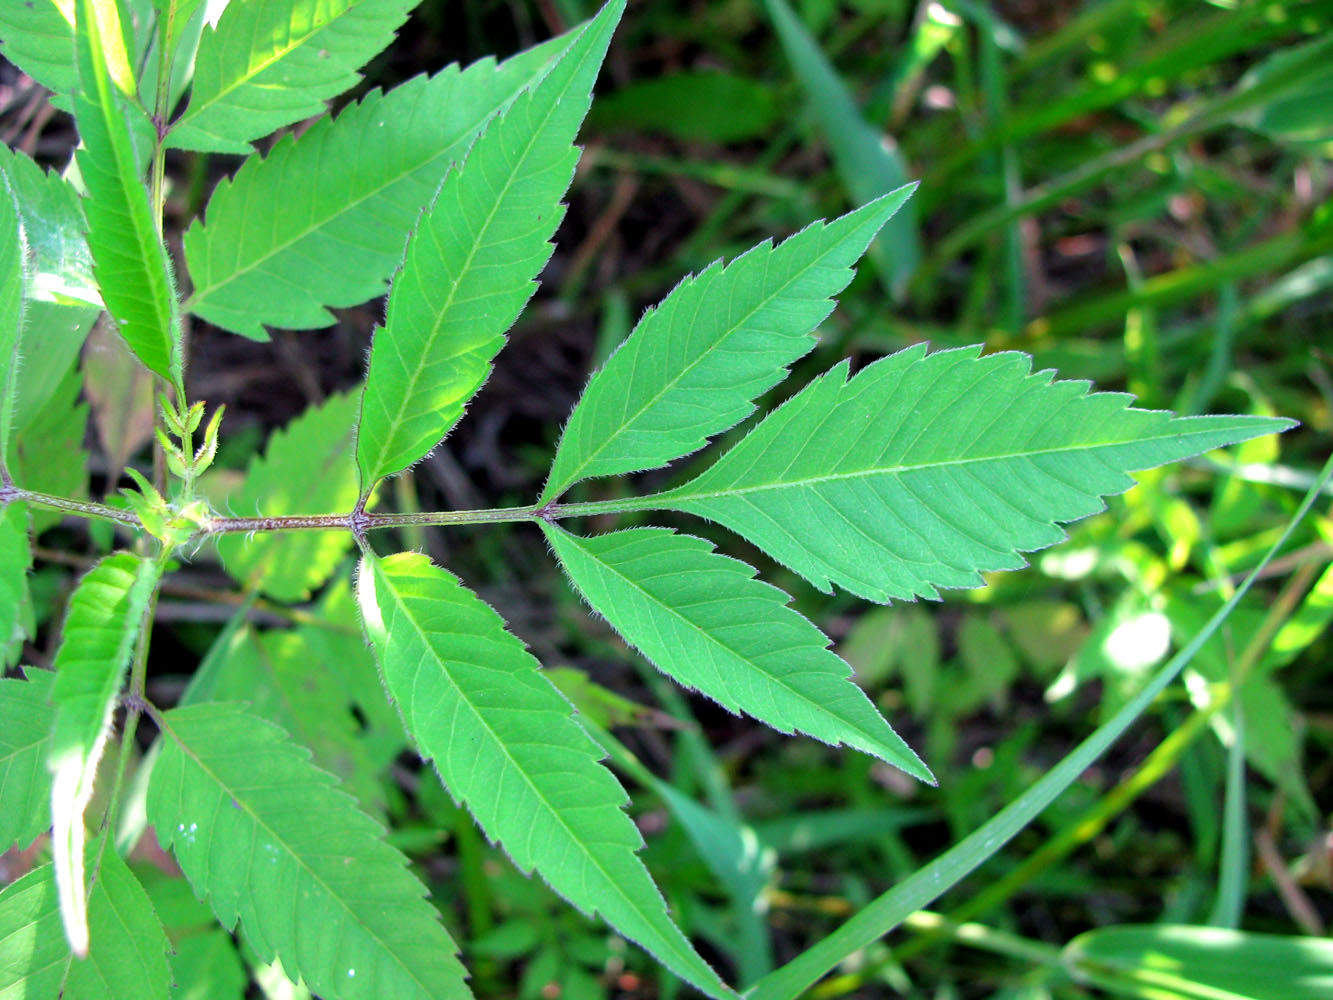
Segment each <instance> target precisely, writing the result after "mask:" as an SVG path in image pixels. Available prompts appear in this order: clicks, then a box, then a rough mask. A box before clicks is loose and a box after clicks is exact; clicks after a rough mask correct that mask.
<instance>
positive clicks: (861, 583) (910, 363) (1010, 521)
mask: <svg viewBox="0 0 1333 1000" xmlns="http://www.w3.org/2000/svg"><path fill="white" fill-rule="evenodd" d="M979 350H980V348H976V347H972V348H962V349H958V350H951V351H937V352H936V353H934V354H926V349H925V345H923V344H922V345H917V346H914V347H909V348H908V349H906V350H904V351H900V352H899V353H897V354H894V355H892V356H890V357H887V358H883V359H881V360H880V361H877V362H875V363H874V364H872V365H870V366H868V367H867V368H866V369H865V370H864V371H862V372H860V373H859V374H858V375H857V376H856V377H855V378H853V379H851V380H850V381H848V380H847V364H846V363H845V362H844V363H843V364H840V365H838V366H837V367H835V368H834V369H833V370H832V371H830V372H829V373H828V374H826V375H824V376H822V377H820V378H819V379H816V380H815V381H814V382H811V383H810V385H809V386H807V387H806V388H805V389H804V390H802V391H801V392H800V393H799V394H798V395H796V396H795V397H793V398H792V399H791V400H789V401H788V402H787V403H785V404H784V405H783V406H781V407H779V408H778V409H777V410H775V411H774V412H773V413H771V414H770V415H769V416H768V417H767V418H766V419H765V420H764V421H763V423H761V424H760V425H759V426H758V427H757V428H756V429H755V430H754V431H753V432H752V433H751V434H750V435H749V436H748V437H746V438H745V439H744V440H742V441H741V442H740V443H739V444H737V445H736V446H735V447H734V448H732V449H731V450H730V451H729V452H727V453H726V454H724V455H723V456H722V457H721V458H720V459H719V460H718V461H717V463H716V464H714V465H713V466H712V467H711V468H709V469H707V470H705V471H704V472H703V473H702V474H701V475H700V476H698V477H697V478H696V479H694V480H693V481H691V482H689V483H687V484H685V485H684V486H681V487H680V488H678V489H675V490H671V491H669V492H666V493H661V494H658V495H657V496H654V497H646V498H644V499H643V500H642V501H638V502H636V506H641V507H643V508H670V509H674V510H681V511H685V512H687V513H691V514H697V515H699V516H701V517H706V518H708V519H709V520H713V521H717V522H719V523H721V524H724V525H726V526H727V527H728V528H730V529H731V530H732V531H735V532H737V533H738V534H740V535H742V536H744V537H745V538H748V539H749V540H750V541H752V542H753V543H754V544H756V545H758V546H759V547H760V548H761V549H763V550H764V551H765V552H767V553H768V554H769V555H770V556H772V557H773V558H775V559H777V560H778V561H780V562H782V563H784V564H786V565H787V566H790V567H791V568H792V569H794V570H796V572H798V573H800V574H801V575H802V576H804V577H805V578H806V579H807V580H809V581H810V582H811V583H813V584H814V585H815V586H816V587H818V588H820V589H821V590H824V591H828V590H829V589H830V584H832V583H836V584H838V585H839V586H841V587H845V588H846V589H847V590H850V591H852V592H853V593H856V594H860V595H861V596H862V597H866V598H868V599H870V600H874V601H881V602H886V601H888V600H890V599H892V598H899V599H904V600H911V599H913V598H916V597H918V596H924V597H930V598H935V597H937V596H938V591H937V588H939V587H976V586H980V585H981V583H982V579H981V576H980V573H981V572H984V571H990V570H1000V569H1016V568H1018V567H1021V566H1023V565H1024V561H1023V559H1022V557H1021V556H1020V555H1019V553H1020V552H1030V551H1033V550H1035V549H1041V548H1045V547H1047V546H1049V545H1054V544H1055V543H1056V542H1058V541H1060V539H1062V538H1063V537H1064V532H1063V531H1062V530H1061V529H1060V528H1059V527H1057V525H1056V522H1059V521H1073V520H1077V519H1078V518H1082V517H1087V516H1088V515H1089V514H1092V513H1095V512H1096V511H1098V510H1100V509H1102V506H1103V504H1102V501H1101V497H1102V496H1104V495H1108V494H1113V493H1123V492H1124V491H1125V490H1127V489H1129V487H1130V486H1132V485H1133V480H1132V479H1131V478H1130V477H1129V476H1128V475H1127V473H1128V472H1129V471H1131V470H1136V469H1147V468H1152V467H1154V466H1158V465H1163V464H1165V463H1167V462H1172V461H1176V460H1178V459H1181V458H1186V457H1188V456H1190V455H1197V454H1199V453H1201V452H1204V451H1207V450H1209V449H1210V448H1220V447H1223V446H1225V445H1228V444H1233V443H1235V442H1237V441H1243V440H1245V439H1247V438H1252V437H1258V436H1260V435H1263V434H1272V433H1276V432H1278V431H1281V430H1285V429H1286V428H1288V427H1290V426H1292V422H1291V421H1289V420H1282V419H1277V418H1270V417H1246V416H1238V417H1172V415H1171V414H1170V413H1166V412H1164V411H1157V410H1135V409H1130V408H1129V403H1130V402H1131V398H1130V397H1129V396H1126V395H1124V394H1122V393H1109V392H1102V393H1089V392H1088V383H1086V382H1075V381H1069V382H1055V381H1053V380H1052V379H1053V375H1054V373H1053V372H1050V371H1045V372H1039V373H1037V374H1029V372H1030V366H1031V359H1030V358H1029V357H1028V356H1027V355H1025V354H1019V353H1016V352H1006V353H1003V354H992V355H989V356H987V357H984V358H981V357H978V353H979Z"/></svg>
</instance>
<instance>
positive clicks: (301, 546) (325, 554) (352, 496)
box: [217, 393, 358, 601]
mask: <svg viewBox="0 0 1333 1000" xmlns="http://www.w3.org/2000/svg"><path fill="white" fill-rule="evenodd" d="M357 403H358V400H357V398H356V396H354V395H352V394H350V393H345V394H342V395H338V396H330V397H329V398H328V399H326V400H325V401H324V402H323V403H320V404H318V405H316V406H312V407H310V408H309V409H308V410H306V411H305V412H304V413H303V414H301V415H300V416H299V417H297V418H296V419H295V420H293V421H292V422H291V423H289V424H288V425H287V426H286V427H285V428H283V429H282V430H280V431H277V432H276V433H274V434H273V435H272V436H271V437H270V438H269V440H268V445H267V446H266V447H265V449H264V454H263V456H262V457H260V456H255V457H254V458H252V459H251V460H250V467H249V468H248V469H247V470H246V474H245V482H244V484H243V485H242V486H241V488H240V490H238V491H237V492H235V493H233V494H231V495H230V496H228V498H227V505H228V506H229V507H230V508H231V510H232V511H234V512H235V514H236V515H237V516H238V517H252V516H262V517H276V516H280V515H289V514H339V513H341V514H346V513H349V512H350V511H351V509H352V507H353V506H354V505H355V504H356V499H357V489H356V466H355V464H354V463H353V461H352V437H353V433H354V432H353V427H354V425H355V422H356V407H357ZM351 544H352V536H351V533H350V532H348V531H302V532H294V531H288V532H282V533H278V532H268V533H262V534H257V535H255V536H253V537H251V538H247V537H244V536H241V535H224V536H222V537H221V538H219V539H218V543H217V545H218V553H219V554H220V555H221V556H222V564H223V565H224V566H225V567H226V569H227V572H228V573H230V574H231V575H232V576H233V577H235V578H236V579H237V580H239V581H240V582H241V583H243V584H245V585H246V586H248V587H255V588H257V589H259V590H260V591H262V592H263V593H265V594H268V595H269V596H270V597H273V598H275V599H277V600H279V601H304V600H308V599H309V598H310V593H311V591H312V590H313V589H314V588H316V587H318V586H320V585H321V584H322V583H324V581H326V580H327V579H328V578H329V577H330V576H331V575H332V574H333V571H334V570H335V569H336V568H337V566H338V563H339V561H340V560H341V559H342V558H343V556H344V555H345V554H346V552H347V549H348V546H350V545H351Z"/></svg>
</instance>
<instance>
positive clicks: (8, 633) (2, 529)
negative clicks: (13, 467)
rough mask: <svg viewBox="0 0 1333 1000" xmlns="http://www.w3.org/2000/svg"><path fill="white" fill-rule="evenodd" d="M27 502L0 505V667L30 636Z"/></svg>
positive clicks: (15, 657) (32, 628)
mask: <svg viewBox="0 0 1333 1000" xmlns="http://www.w3.org/2000/svg"><path fill="white" fill-rule="evenodd" d="M28 532H29V524H28V505H27V504H23V503H10V504H7V505H6V506H4V507H3V508H0V669H4V670H7V669H8V668H10V667H12V666H13V665H14V664H15V663H17V662H18V659H19V655H20V654H21V653H22V652H23V643H24V642H25V641H26V640H27V639H28V638H29V637H31V636H32V634H33V632H34V631H35V628H36V625H35V622H34V621H33V613H32V595H31V593H30V592H29V590H28V571H29V570H30V569H31V568H32V548H31V543H30V541H29V534H28Z"/></svg>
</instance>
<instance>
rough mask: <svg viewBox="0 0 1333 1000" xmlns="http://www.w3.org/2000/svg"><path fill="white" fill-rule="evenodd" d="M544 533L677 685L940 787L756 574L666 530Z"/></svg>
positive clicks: (589, 591)
mask: <svg viewBox="0 0 1333 1000" xmlns="http://www.w3.org/2000/svg"><path fill="white" fill-rule="evenodd" d="M543 527H544V528H545V529H546V537H547V539H548V540H549V541H550V542H551V544H552V546H553V547H554V548H555V551H556V554H557V555H558V556H559V557H560V561H561V563H562V564H563V565H564V567H565V570H566V572H568V573H569V576H570V578H571V579H572V580H573V581H574V583H575V584H576V585H577V587H578V588H579V590H580V591H581V592H582V593H583V596H584V598H585V599H586V600H587V601H588V603H589V604H590V605H591V606H592V607H593V609H594V610H595V611H597V612H598V613H599V614H601V615H602V616H603V617H605V618H606V620H607V621H608V622H610V623H611V625H612V627H614V628H615V630H616V631H617V632H619V633H620V634H621V635H622V636H624V637H625V639H626V641H627V642H629V643H630V644H631V645H633V646H634V647H635V648H637V649H638V650H639V651H640V652H642V653H643V654H644V655H645V656H647V657H648V659H650V660H651V661H652V662H653V663H655V664H656V665H657V666H658V667H659V668H661V669H662V670H663V671H664V672H665V673H667V674H668V675H670V676H671V677H673V678H674V679H675V680H676V681H678V682H679V683H681V684H683V685H685V686H686V687H688V688H692V689H695V690H698V691H701V692H703V693H704V694H706V695H707V696H708V697H710V698H712V699H713V700H715V701H717V702H718V703H719V704H720V705H722V706H723V707H724V708H726V709H727V710H728V711H731V712H737V713H742V712H743V713H745V714H747V715H751V716H753V717H755V718H756V719H759V720H760V721H761V722H765V723H767V724H768V725H770V726H772V727H773V728H775V729H777V730H779V731H781V732H784V733H791V732H797V731H799V732H803V733H807V734H808V735H810V736H814V737H815V738H816V739H820V740H823V741H824V742H825V743H830V744H833V745H835V746H836V745H838V744H846V745H848V746H853V747H856V748H858V749H861V750H864V751H866V752H867V753H872V754H874V755H875V756H876V757H879V758H880V759H881V760H884V761H886V762H888V763H890V764H893V765H894V766H895V767H899V768H901V769H902V770H904V771H906V772H907V773H908V774H910V775H912V776H913V777H915V778H919V779H920V780H922V781H926V782H930V783H932V784H933V783H934V778H933V777H932V775H931V773H930V771H929V770H928V769H927V768H926V766H925V765H924V764H922V763H921V761H920V759H919V758H918V757H917V755H916V754H914V753H913V752H912V751H911V749H909V748H908V746H907V744H906V743H904V742H903V740H902V739H901V737H899V736H898V734H897V733H895V732H894V731H893V729H892V728H891V727H890V726H889V724H888V723H887V722H886V721H884V718H883V717H882V716H881V715H880V714H879V712H878V711H876V710H875V707H874V706H873V705H872V704H871V703H870V699H869V698H867V697H866V696H865V694H864V692H862V691H861V689H860V688H858V687H857V686H856V685H855V684H854V683H853V682H852V680H851V676H850V675H851V668H850V667H848V666H847V664H846V663H844V662H843V660H842V659H841V658H839V657H838V656H837V655H836V654H834V653H833V652H832V651H831V650H829V649H828V639H827V638H826V637H825V636H824V635H823V633H821V632H820V631H819V629H817V628H816V627H815V626H814V625H812V624H811V623H810V621H809V620H808V619H806V618H804V617H803V616H802V615H800V614H799V613H798V612H796V611H794V610H793V609H791V608H790V607H788V606H787V601H788V597H787V595H786V594H784V593H783V592H782V591H780V590H778V589H777V588H776V587H772V586H769V585H768V584H767V583H764V582H763V581H761V580H757V579H755V575H754V574H755V571H754V569H753V567H751V566H748V565H746V564H745V563H743V562H741V561H740V560H737V559H731V558H728V557H727V556H723V555H719V554H718V553H716V552H714V551H713V546H712V545H711V544H710V543H709V542H706V541H704V540H703V539H701V538H694V537H692V536H690V535H679V534H676V533H675V532H674V531H670V530H668V529H666V528H631V529H629V530H626V531H617V532H613V533H611V534H607V535H598V536H596V537H593V538H582V537H579V536H578V535H573V534H570V533H569V532H567V531H564V530H562V529H560V528H557V527H555V526H552V525H543Z"/></svg>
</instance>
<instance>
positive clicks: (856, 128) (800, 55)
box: [764, 0, 921, 298]
mask: <svg viewBox="0 0 1333 1000" xmlns="http://www.w3.org/2000/svg"><path fill="white" fill-rule="evenodd" d="M764 6H765V7H766V8H767V10H768V15H769V17H770V18H771V19H772V21H773V24H774V26H775V27H776V28H777V30H778V38H779V39H781V41H782V47H783V49H784V50H785V51H786V53H787V58H788V59H790V60H791V64H792V68H793V69H794V70H795V71H796V76H797V78H798V79H799V80H800V81H801V86H802V87H803V88H804V89H805V92H806V96H807V98H808V99H809V105H810V110H811V113H812V114H813V115H814V117H815V119H816V121H818V122H819V126H820V129H821V130H822V131H823V133H824V136H825V138H826V139H827V140H828V144H829V150H830V152H831V153H832V154H833V162H834V166H835V167H836V168H837V171H838V176H839V177H840V178H841V180H842V186H843V187H844V188H845V189H846V191H847V194H848V195H849V196H850V198H851V200H852V201H854V202H859V203H862V204H864V203H866V202H869V201H870V200H871V199H872V198H876V197H878V196H880V195H882V194H887V193H888V192H890V191H893V190H894V189H895V188H899V187H902V185H904V184H906V183H907V181H908V173H907V166H906V164H905V163H904V162H903V158H902V154H901V153H899V152H898V147H897V145H896V144H895V143H894V141H893V139H892V138H891V137H889V136H887V135H885V134H884V133H883V131H881V130H880V129H877V128H875V127H874V126H873V125H871V124H870V123H869V122H868V121H866V119H865V116H864V115H862V114H861V110H860V109H859V108H858V107H857V106H856V101H855V99H854V98H853V97H852V94H851V92H850V91H849V90H848V88H847V84H846V83H845V82H844V81H843V80H842V78H841V77H840V76H839V75H838V71H837V70H836V69H834V67H833V65H832V64H831V63H830V62H829V60H828V57H827V56H826V55H824V53H823V51H822V50H821V49H820V48H819V44H818V43H817V42H816V41H815V40H814V39H813V38H811V37H810V33H809V32H808V31H806V29H805V26H804V25H802V24H801V22H800V19H799V18H798V17H797V16H796V15H795V13H793V11H792V9H791V7H790V5H788V3H787V2H786V0H764ZM920 244H921V237H920V234H919V232H918V223H917V218H916V210H915V209H914V208H913V207H912V206H911V205H908V206H907V208H906V209H905V210H904V211H903V212H901V213H899V215H898V216H897V218H895V219H894V220H893V221H892V222H891V223H889V225H887V226H886V227H885V228H884V233H883V235H881V236H880V238H879V240H878V241H876V243H875V245H874V246H873V247H872V248H871V251H870V259H871V260H872V261H873V262H874V263H875V265H876V266H877V267H878V268H879V270H880V273H881V275H882V277H883V278H884V282H885V285H886V286H887V287H888V289H889V291H890V294H892V295H893V296H894V297H895V298H898V297H901V296H902V294H903V292H904V291H905V290H906V287H907V282H908V281H909V280H910V279H911V277H912V274H913V272H914V271H915V270H916V266H917V263H918V261H919V260H920V258H921V245H920Z"/></svg>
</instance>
